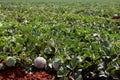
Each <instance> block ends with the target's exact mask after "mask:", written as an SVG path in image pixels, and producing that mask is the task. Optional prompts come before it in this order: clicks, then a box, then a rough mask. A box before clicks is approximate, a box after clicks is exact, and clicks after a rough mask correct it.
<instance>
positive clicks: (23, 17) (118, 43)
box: [0, 0, 120, 80]
mask: <svg viewBox="0 0 120 80" xmlns="http://www.w3.org/2000/svg"><path fill="white" fill-rule="evenodd" d="M119 6H120V1H119V0H114V2H113V1H112V0H89V1H88V0H86V1H83V0H3V1H2V0H1V1H0V59H5V58H6V57H7V56H17V57H20V58H21V59H22V60H23V62H27V61H25V60H27V59H29V58H30V59H32V60H34V58H36V57H37V56H43V57H45V58H46V59H47V61H49V62H52V61H51V60H54V59H55V58H60V59H61V61H62V64H61V65H62V69H61V70H60V71H58V72H57V74H58V75H62V77H63V79H62V80H65V79H66V76H71V77H73V78H75V79H76V78H77V76H78V75H80V74H82V77H83V79H84V80H87V79H88V77H89V78H90V80H92V79H95V78H96V80H97V79H99V78H100V79H101V77H100V75H101V71H103V72H104V74H103V73H102V75H104V76H107V78H106V79H104V80H113V79H112V78H118V79H120V77H119V74H120V73H119V71H120V20H113V19H112V17H113V15H114V14H118V15H120V8H119ZM28 64H31V63H28ZM26 65H27V64H26ZM106 72H107V73H109V74H107V73H106ZM109 78H110V79H109Z"/></svg>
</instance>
